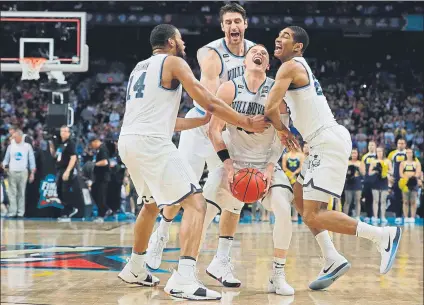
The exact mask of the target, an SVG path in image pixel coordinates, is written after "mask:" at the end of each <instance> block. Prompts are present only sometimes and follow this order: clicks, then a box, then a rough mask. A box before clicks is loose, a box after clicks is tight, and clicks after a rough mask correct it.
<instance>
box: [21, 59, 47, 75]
mask: <svg viewBox="0 0 424 305" xmlns="http://www.w3.org/2000/svg"><path fill="white" fill-rule="evenodd" d="M46 61H47V59H46V58H42V57H26V58H21V59H20V60H19V63H20V64H21V66H22V78H21V79H22V80H25V79H28V80H31V79H35V80H37V79H39V78H40V70H41V67H42V66H43V65H44V64H45V62H46Z"/></svg>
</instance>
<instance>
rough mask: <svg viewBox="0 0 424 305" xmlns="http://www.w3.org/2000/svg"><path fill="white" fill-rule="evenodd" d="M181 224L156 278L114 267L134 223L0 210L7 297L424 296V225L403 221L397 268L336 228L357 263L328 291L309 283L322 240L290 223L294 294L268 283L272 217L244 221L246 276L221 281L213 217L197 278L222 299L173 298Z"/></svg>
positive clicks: (240, 257)
mask: <svg viewBox="0 0 424 305" xmlns="http://www.w3.org/2000/svg"><path fill="white" fill-rule="evenodd" d="M178 227H179V224H174V225H173V227H172V232H171V241H170V242H169V243H168V246H167V249H166V252H165V254H164V262H163V264H162V266H161V267H162V268H163V269H160V270H158V272H157V273H156V274H157V275H158V277H159V278H160V279H161V284H160V286H159V287H157V288H143V287H139V286H131V285H127V284H125V283H123V282H121V281H120V280H119V279H118V278H117V275H118V271H119V270H120V269H121V268H122V267H123V265H124V264H125V260H126V258H127V257H128V256H129V255H130V253H131V243H132V230H133V223H125V222H106V223H104V224H95V223H89V222H73V223H62V224H58V223H55V222H48V221H33V220H3V219H2V220H1V245H2V246H1V267H2V268H1V304H21V305H23V304H40V305H41V304H55V305H61V304H63V305H76V304H78V305H79V304H90V305H94V304H98V305H108V304H120V305H124V304H125V305H144V304H146V305H169V304H175V305H184V304H225V305H252V304H254V305H288V304H313V305H343V304H346V305H355V304H358V305H368V304H369V305H373V304H393V305H403V304H405V305H406V304H411V305H416V304H423V227H422V226H408V227H404V234H403V238H402V241H401V245H400V249H399V252H398V257H397V260H396V262H395V265H394V267H393V269H392V270H391V271H390V272H389V273H388V274H387V275H385V276H381V275H380V274H379V271H378V270H379V266H378V264H379V261H380V259H379V253H378V252H377V251H376V249H375V246H373V245H372V244H371V243H370V242H368V241H366V240H360V239H357V238H355V237H350V236H340V235H338V234H334V236H333V239H334V242H335V244H336V247H337V248H338V249H339V250H340V251H341V252H342V253H343V254H344V255H345V256H346V257H347V258H348V259H349V261H350V262H351V263H352V268H351V270H350V271H349V272H348V273H347V274H346V275H345V276H343V277H342V278H341V279H339V280H338V281H337V282H336V283H335V284H334V285H333V286H331V287H330V288H329V289H328V290H327V291H318V292H316V291H311V290H309V289H308V283H309V282H310V281H311V280H312V279H314V277H315V276H316V275H317V274H318V272H319V270H320V268H321V260H320V257H319V254H320V252H319V248H318V245H317V244H316V242H315V240H314V238H313V236H312V235H311V234H310V233H309V231H308V230H307V228H306V227H305V226H304V225H302V224H294V232H293V239H292V245H291V249H290V253H289V258H288V261H287V267H286V273H287V279H288V281H289V283H290V284H291V285H292V286H293V287H294V288H295V290H296V293H295V296H294V297H282V296H277V295H275V294H268V293H267V292H266V290H265V289H266V282H267V278H268V275H269V271H270V268H271V259H272V234H271V232H272V225H270V224H269V223H252V224H241V225H240V227H239V230H238V234H237V235H236V240H235V243H234V247H233V252H232V257H233V263H234V265H235V272H236V274H237V276H238V277H239V279H240V280H242V286H241V287H240V288H239V289H223V288H222V287H220V286H219V285H217V282H216V281H214V280H213V279H211V278H209V277H208V276H207V275H206V274H205V272H204V270H205V268H206V267H207V265H208V263H209V262H210V260H211V259H212V257H213V255H214V252H215V251H214V249H215V247H216V246H217V229H218V227H217V225H216V224H213V225H212V227H211V229H210V230H209V233H208V237H207V241H206V244H205V245H204V248H203V251H202V253H201V256H200V259H199V264H198V268H199V278H200V279H201V280H202V281H203V282H204V283H205V284H206V285H208V286H209V287H211V288H213V289H215V290H218V291H222V294H223V298H222V300H221V301H216V302H214V301H212V302H211V301H208V302H186V301H174V300H171V299H170V298H169V297H168V296H167V295H166V294H165V293H164V292H163V287H164V285H165V283H166V280H167V278H168V277H169V270H170V269H172V268H174V267H176V263H177V259H178V250H179V249H178V247H179V244H178V238H177V236H178Z"/></svg>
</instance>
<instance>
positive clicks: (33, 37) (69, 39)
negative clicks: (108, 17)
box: [0, 11, 88, 72]
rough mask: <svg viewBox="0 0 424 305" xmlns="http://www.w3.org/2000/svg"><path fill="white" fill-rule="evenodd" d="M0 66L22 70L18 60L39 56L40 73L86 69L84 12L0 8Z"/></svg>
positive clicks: (86, 48)
mask: <svg viewBox="0 0 424 305" xmlns="http://www.w3.org/2000/svg"><path fill="white" fill-rule="evenodd" d="M0 21H1V24H2V31H1V32H0V45H1V48H0V69H1V71H2V72H20V71H22V68H21V65H20V63H19V60H20V59H21V58H24V57H43V58H46V59H48V61H47V62H46V63H45V64H44V65H43V67H42V68H41V72H47V71H62V72H85V71H87V70H88V46H87V44H86V13H85V12H37V11H33V12H31V11H26V12H24V11H22V12H19V11H2V12H1V17H0Z"/></svg>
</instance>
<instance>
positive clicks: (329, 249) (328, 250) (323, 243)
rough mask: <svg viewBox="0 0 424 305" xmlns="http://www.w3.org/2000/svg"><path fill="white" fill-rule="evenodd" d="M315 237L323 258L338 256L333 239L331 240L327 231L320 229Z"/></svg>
mask: <svg viewBox="0 0 424 305" xmlns="http://www.w3.org/2000/svg"><path fill="white" fill-rule="evenodd" d="M315 239H316V240H317V242H318V245H319V247H320V248H321V252H322V256H324V258H325V259H336V258H338V257H339V256H340V253H339V252H337V250H336V248H335V247H334V244H333V241H332V240H331V237H330V234H328V231H322V232H321V233H318V234H317V235H316V236H315Z"/></svg>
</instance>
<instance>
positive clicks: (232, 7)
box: [219, 2, 247, 22]
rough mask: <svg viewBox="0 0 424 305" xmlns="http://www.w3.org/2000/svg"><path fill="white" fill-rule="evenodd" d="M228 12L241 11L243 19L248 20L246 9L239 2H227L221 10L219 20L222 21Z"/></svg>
mask: <svg viewBox="0 0 424 305" xmlns="http://www.w3.org/2000/svg"><path fill="white" fill-rule="evenodd" d="M226 13H239V14H240V15H241V17H242V18H243V20H246V18H247V15H246V10H245V9H244V8H243V7H242V6H241V5H240V4H238V3H233V2H231V3H227V4H225V5H224V6H223V7H221V9H220V10H219V20H220V21H221V22H222V21H223V20H222V18H223V17H224V15H225V14H226Z"/></svg>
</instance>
